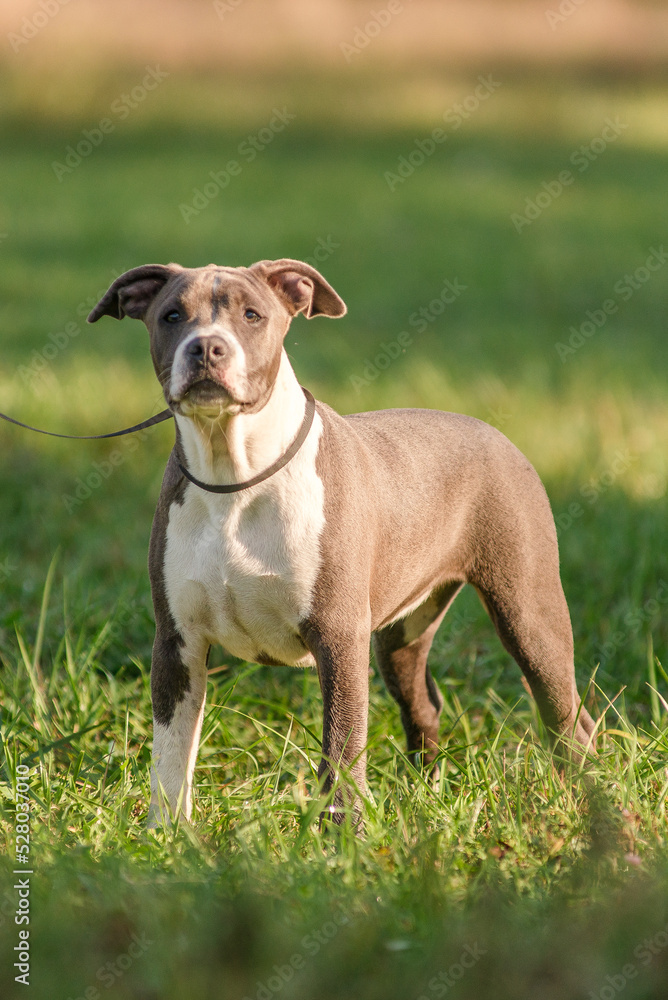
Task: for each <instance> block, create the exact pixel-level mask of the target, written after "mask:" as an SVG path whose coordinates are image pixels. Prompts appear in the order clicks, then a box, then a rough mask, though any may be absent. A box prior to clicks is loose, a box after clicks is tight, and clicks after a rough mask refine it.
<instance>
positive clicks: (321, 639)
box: [309, 630, 370, 826]
mask: <svg viewBox="0 0 668 1000" xmlns="http://www.w3.org/2000/svg"><path fill="white" fill-rule="evenodd" d="M309 638H310V639H311V642H312V650H313V652H314V654H315V657H316V663H317V667H318V677H319V679H320V689H321V691H322V700H323V729H322V760H321V762H320V767H319V768H318V775H319V778H320V785H321V790H322V791H323V792H325V793H329V792H332V791H333V793H334V794H333V798H332V802H331V804H330V805H329V806H328V808H327V810H326V811H325V812H324V813H323V814H322V815H321V817H320V818H321V822H322V821H324V820H329V821H332V822H334V823H336V824H341V823H343V822H344V818H345V815H346V813H349V814H351V815H352V818H353V825H354V826H357V825H359V821H360V817H361V801H360V797H359V794H358V793H359V792H364V791H365V789H366V741H367V726H368V713H369V642H370V632H368V631H366V630H362V632H361V634H358V635H356V636H349V637H345V638H343V637H341V636H335V637H328V636H326V635H317V636H315V637H314V636H313V634H311V636H310V637H309Z"/></svg>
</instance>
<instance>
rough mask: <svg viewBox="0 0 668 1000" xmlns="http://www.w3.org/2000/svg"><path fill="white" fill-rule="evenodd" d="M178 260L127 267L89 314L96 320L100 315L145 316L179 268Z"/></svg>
mask: <svg viewBox="0 0 668 1000" xmlns="http://www.w3.org/2000/svg"><path fill="white" fill-rule="evenodd" d="M181 270H183V268H181V267H180V266H179V265H178V264H143V265H142V266H141V267H133V269H132V270H131V271H126V272H125V274H122V275H121V276H120V278H116V281H115V282H114V283H113V285H111V286H110V287H109V288H108V289H107V291H106V292H105V294H104V295H103V296H102V298H101V299H100V301H99V302H98V304H97V305H96V306H95V308H94V309H93V310H92V312H91V313H90V314H89V316H88V322H89V323H95V322H97V320H98V319H99V318H100V317H101V316H113V318H114V319H123V317H124V316H130V317H131V318H132V319H143V318H144V316H145V315H146V310H147V309H148V307H149V306H150V304H151V302H152V301H153V299H154V298H155V297H156V295H157V294H158V292H159V291H160V290H161V288H162V287H163V286H164V285H165V283H166V282H167V281H169V279H170V278H171V277H173V276H174V275H175V274H176V273H177V271H181Z"/></svg>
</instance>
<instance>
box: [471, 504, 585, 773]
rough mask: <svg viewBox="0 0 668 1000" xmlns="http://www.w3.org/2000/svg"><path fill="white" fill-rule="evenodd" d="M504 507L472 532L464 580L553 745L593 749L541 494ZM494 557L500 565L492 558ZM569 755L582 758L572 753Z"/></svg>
mask: <svg viewBox="0 0 668 1000" xmlns="http://www.w3.org/2000/svg"><path fill="white" fill-rule="evenodd" d="M536 494H537V495H534V497H530V496H529V498H528V499H529V500H531V501H532V502H527V497H526V496H525V498H524V503H520V502H518V503H517V504H515V505H513V506H512V507H511V506H507V507H506V508H505V510H502V511H501V513H500V514H497V516H496V517H495V518H494V519H492V518H489V519H488V521H487V522H486V524H485V525H484V526H483V528H482V530H480V532H479V533H478V536H477V537H478V541H479V545H478V550H477V555H476V557H475V558H474V560H473V563H472V566H471V571H470V574H469V582H470V583H472V584H473V585H474V586H475V588H476V590H477V591H478V594H479V596H480V597H481V599H482V602H483V605H484V607H485V609H486V611H487V612H488V614H489V616H490V618H491V619H492V621H493V623H494V626H495V628H496V631H497V633H498V635H499V638H500V639H501V642H502V643H503V645H504V646H505V648H506V649H507V650H508V652H509V653H510V654H511V656H512V657H513V658H514V659H515V661H516V662H517V663H518V664H519V666H520V667H521V669H522V671H523V673H524V676H525V677H526V679H527V681H528V683H529V687H530V688H531V692H532V694H533V696H534V698H535V699H536V703H537V705H538V709H539V711H540V714H541V718H542V719H543V722H544V723H545V726H546V727H547V730H548V732H549V734H550V740H551V742H552V743H555V741H556V742H558V741H559V740H560V738H563V741H564V742H563V744H562V745H561V747H560V750H561V751H562V752H563V751H564V750H567V749H568V745H569V742H570V741H575V743H576V744H579V745H580V746H582V747H588V748H590V749H593V735H594V723H593V721H592V719H591V718H590V716H589V713H588V712H587V710H586V709H585V708H584V706H582V705H581V704H580V699H579V696H578V692H577V687H576V683H575V670H574V665H573V632H572V628H571V620H570V615H569V613H568V605H567V604H566V598H565V597H564V592H563V589H562V586H561V579H560V576H559V553H558V548H557V536H556V531H555V528H554V522H553V520H552V516H551V512H550V509H549V505H548V502H547V498H546V497H545V496H544V493H543V492H542V491H541V493H540V494H538V491H536ZM499 553H502V554H503V558H502V559H500V558H499ZM575 756H576V757H582V754H581V753H580V752H578V750H577V749H575Z"/></svg>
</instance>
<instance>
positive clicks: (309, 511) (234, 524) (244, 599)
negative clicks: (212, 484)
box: [164, 390, 325, 666]
mask: <svg viewBox="0 0 668 1000" xmlns="http://www.w3.org/2000/svg"><path fill="white" fill-rule="evenodd" d="M300 391H301V390H300ZM302 398H303V397H302ZM321 433H322V421H321V419H320V417H319V416H318V414H317V413H316V415H315V419H314V421H313V426H312V427H311V430H310V432H309V435H308V437H307V438H306V441H305V442H304V444H303V445H302V447H301V448H300V450H299V451H298V452H297V454H296V455H295V456H294V458H293V459H292V460H291V461H290V462H289V463H288V465H287V466H286V467H285V468H284V469H281V470H280V471H279V472H278V473H276V475H275V476H272V477H271V478H270V479H268V480H267V481H266V482H264V483H261V484H259V485H258V486H253V487H251V488H250V489H248V490H243V491H241V492H239V493H233V494H229V495H220V494H215V493H206V492H205V491H203V490H201V489H200V488H199V487H197V486H195V485H194V484H191V483H189V484H188V486H187V487H186V491H185V497H184V502H183V504H182V505H181V506H180V505H178V504H176V503H175V504H172V507H171V509H170V514H169V524H168V528H167V543H166V548H165V566H164V572H165V586H166V591H167V598H168V601H169V606H170V610H171V612H172V615H173V617H174V620H175V622H176V624H177V627H178V629H179V631H180V632H181V633H182V634H183V635H184V636H191V637H192V639H193V640H194V639H195V638H198V639H202V640H204V641H206V642H207V643H210V644H220V645H222V646H224V647H225V648H226V649H227V650H229V652H231V653H232V654H233V655H234V656H239V657H241V658H242V659H245V660H250V661H254V660H256V659H257V658H258V657H259V658H260V659H262V658H264V657H269V658H271V659H272V660H276V661H277V662H279V663H285V664H288V665H291V666H313V665H314V659H313V657H312V655H311V654H310V653H309V652H308V651H307V650H306V649H305V648H304V645H303V643H302V641H301V639H300V637H299V623H300V622H301V621H302V620H303V619H304V618H305V617H306V616H307V615H308V613H309V610H310V608H311V603H312V598H313V588H314V585H315V581H316V578H317V575H318V570H319V566H320V546H319V539H320V535H321V532H322V529H323V527H324V522H325V519H324V487H323V484H322V480H321V479H320V477H319V476H318V475H317V472H316V467H315V460H316V455H317V451H318V443H319V440H320V435H321ZM293 436H294V435H293ZM198 472H200V473H201V470H198ZM209 475H210V473H209ZM202 478H203V479H205V480H207V479H208V477H207V476H206V475H202Z"/></svg>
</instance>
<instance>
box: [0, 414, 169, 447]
mask: <svg viewBox="0 0 668 1000" xmlns="http://www.w3.org/2000/svg"><path fill="white" fill-rule="evenodd" d="M173 416H174V414H173V413H172V411H171V410H162V411H161V412H160V413H156V415H155V416H154V417H149V419H148V420H142V422H141V423H140V424H135V425H134V426H133V427H126V428H124V430H122V431H112V432H111V434H57V433H56V432H55V431H44V430H42V429H41V427H31V426H30V424H24V423H22V422H21V421H20V420H14V417H8V416H7V414H6V413H0V418H1V419H2V420H6V421H7V423H9V424H16V426H17V427H24V428H25V429H26V430H27V431H34V432H35V434H48V436H49V437H54V438H67V439H68V440H69V441H99V440H101V438H115V437H121V435H123V434H134V432H135V431H143V430H144V428H145V427H153V426H154V424H161V423H162V422H163V420H170V419H171V418H172V417H173Z"/></svg>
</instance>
